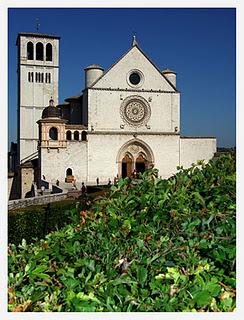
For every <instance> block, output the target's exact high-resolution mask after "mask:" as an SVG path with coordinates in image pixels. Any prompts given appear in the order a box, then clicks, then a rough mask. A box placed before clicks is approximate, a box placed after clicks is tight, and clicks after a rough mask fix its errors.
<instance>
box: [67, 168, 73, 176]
mask: <svg viewBox="0 0 244 320" xmlns="http://www.w3.org/2000/svg"><path fill="white" fill-rule="evenodd" d="M67 176H72V169H70V168H68V169H67V170H66V177H67Z"/></svg>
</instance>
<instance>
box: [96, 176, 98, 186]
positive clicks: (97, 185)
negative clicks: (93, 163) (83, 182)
mask: <svg viewBox="0 0 244 320" xmlns="http://www.w3.org/2000/svg"><path fill="white" fill-rule="evenodd" d="M96 181H97V186H99V178H98V177H97V180H96Z"/></svg>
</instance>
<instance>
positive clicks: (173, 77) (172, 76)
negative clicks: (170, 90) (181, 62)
mask: <svg viewBox="0 0 244 320" xmlns="http://www.w3.org/2000/svg"><path fill="white" fill-rule="evenodd" d="M162 74H163V75H164V76H165V78H167V79H168V80H169V81H170V82H171V83H172V84H173V86H174V87H176V72H175V71H173V70H170V69H166V70H163V71H162Z"/></svg>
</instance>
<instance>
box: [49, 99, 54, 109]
mask: <svg viewBox="0 0 244 320" xmlns="http://www.w3.org/2000/svg"><path fill="white" fill-rule="evenodd" d="M49 106H50V107H55V106H54V100H53V97H51V99H50V100H49Z"/></svg>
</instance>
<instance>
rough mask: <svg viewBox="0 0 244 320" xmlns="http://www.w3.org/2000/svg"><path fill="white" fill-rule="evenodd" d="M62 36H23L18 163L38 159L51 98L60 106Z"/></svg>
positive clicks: (20, 40) (20, 44)
mask: <svg viewBox="0 0 244 320" xmlns="http://www.w3.org/2000/svg"><path fill="white" fill-rule="evenodd" d="M59 40H60V37H58V36H53V35H47V34H40V33H19V34H18V37H17V41H16V45H17V47H18V66H17V74H18V117H17V119H18V120H17V121H18V132H17V139H18V162H19V164H21V163H24V162H26V161H28V160H32V159H34V158H37V155H38V152H37V144H38V125H37V121H38V120H39V119H40V118H41V116H42V111H43V109H44V108H45V106H47V105H48V102H49V99H50V96H52V97H53V99H54V101H55V102H56V103H58V77H59Z"/></svg>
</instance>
